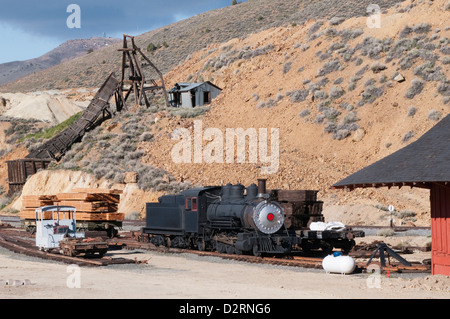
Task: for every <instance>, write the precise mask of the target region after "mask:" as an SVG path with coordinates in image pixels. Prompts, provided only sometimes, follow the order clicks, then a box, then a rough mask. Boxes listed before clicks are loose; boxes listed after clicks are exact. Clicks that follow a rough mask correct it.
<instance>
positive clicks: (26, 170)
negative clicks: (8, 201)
mask: <svg viewBox="0 0 450 319" xmlns="http://www.w3.org/2000/svg"><path fill="white" fill-rule="evenodd" d="M52 161H53V159H52V158H48V159H42V158H37V159H36V158H26V159H19V160H15V161H7V162H6V164H7V165H8V184H9V192H8V195H13V194H15V193H18V192H21V191H22V188H23V186H24V185H25V183H26V182H27V179H28V177H30V176H31V175H33V174H36V173H37V172H38V171H39V170H41V169H47V167H48V165H49V164H50V163H51V162H52Z"/></svg>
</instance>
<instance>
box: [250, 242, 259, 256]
mask: <svg viewBox="0 0 450 319" xmlns="http://www.w3.org/2000/svg"><path fill="white" fill-rule="evenodd" d="M252 252H253V256H255V257H261V252H260V251H259V246H258V244H254V245H253V249H252Z"/></svg>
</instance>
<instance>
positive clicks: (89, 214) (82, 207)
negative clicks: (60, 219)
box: [20, 188, 125, 221]
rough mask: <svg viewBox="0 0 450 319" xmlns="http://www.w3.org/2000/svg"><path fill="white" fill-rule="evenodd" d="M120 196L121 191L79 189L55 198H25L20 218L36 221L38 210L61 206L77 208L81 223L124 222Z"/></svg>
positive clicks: (39, 196) (33, 196)
mask: <svg viewBox="0 0 450 319" xmlns="http://www.w3.org/2000/svg"><path fill="white" fill-rule="evenodd" d="M120 194H122V191H120V190H107V189H97V188H95V189H94V188H92V189H91V188H77V189H73V190H72V192H71V193H59V194H56V195H54V196H53V195H52V196H44V195H32V196H24V197H23V201H22V211H21V212H20V218H22V219H34V218H35V216H36V214H35V209H36V208H38V207H42V206H48V205H59V206H73V207H75V208H76V210H77V211H76V214H77V216H76V218H77V220H80V221H117V220H124V218H125V214H123V213H119V212H118V207H119V203H120ZM46 217H48V216H46ZM50 218H51V214H50Z"/></svg>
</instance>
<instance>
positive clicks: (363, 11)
mask: <svg viewBox="0 0 450 319" xmlns="http://www.w3.org/2000/svg"><path fill="white" fill-rule="evenodd" d="M402 1H403V0H386V1H383V3H380V4H379V6H380V8H381V10H385V9H387V8H390V7H392V6H395V5H396V4H398V3H400V2H402ZM230 3H231V1H230ZM372 3H373V1H372V0H346V1H337V2H336V1H335V0H248V1H247V2H243V3H240V4H238V5H230V6H228V7H224V8H221V9H216V10H212V11H208V12H204V13H201V14H198V15H196V16H193V17H191V18H188V19H185V20H181V21H178V22H175V23H172V24H170V25H167V26H165V27H161V28H159V29H155V30H152V31H149V32H146V33H144V34H141V35H139V36H136V43H137V45H138V46H139V47H140V48H142V50H143V51H144V52H145V53H146V54H148V56H149V57H150V59H152V61H153V63H154V64H155V65H156V66H157V67H158V69H159V70H160V71H161V72H162V73H164V74H166V73H167V72H169V71H170V70H172V69H173V68H175V67H176V66H178V65H180V64H181V63H183V62H184V61H185V60H186V59H187V58H189V57H190V56H191V54H193V53H194V52H197V51H199V50H202V49H204V48H206V47H208V46H210V45H211V44H213V43H224V42H227V41H229V40H231V39H234V38H241V39H243V38H246V37H248V36H249V35H250V34H253V33H258V32H260V31H262V30H266V29H269V28H272V27H278V26H291V25H303V24H304V23H305V22H307V21H309V20H311V19H314V20H328V19H329V18H331V17H342V18H350V17H354V16H365V15H367V7H368V6H369V5H370V4H372ZM120 47H121V43H116V44H114V45H111V46H110V47H108V48H102V49H100V50H97V51H96V52H93V53H92V54H88V55H85V56H83V57H80V58H78V59H76V60H72V61H70V62H68V63H61V64H59V65H57V66H54V67H53V68H52V69H47V70H43V71H41V72H38V73H36V74H30V75H28V76H26V77H24V78H21V79H20V80H19V81H16V82H13V83H8V84H6V85H1V84H0V91H1V92H17V91H22V92H23V91H25V92H29V91H36V90H49V89H68V88H80V87H90V88H95V87H98V86H99V85H101V84H102V83H103V82H104V80H105V78H106V77H107V76H108V75H109V74H110V73H111V72H116V73H119V72H120V67H121V61H122V59H121V53H120V52H118V51H117V49H119V48H120ZM148 48H152V49H150V50H147V49H148ZM147 77H148V76H147ZM150 78H151V77H150Z"/></svg>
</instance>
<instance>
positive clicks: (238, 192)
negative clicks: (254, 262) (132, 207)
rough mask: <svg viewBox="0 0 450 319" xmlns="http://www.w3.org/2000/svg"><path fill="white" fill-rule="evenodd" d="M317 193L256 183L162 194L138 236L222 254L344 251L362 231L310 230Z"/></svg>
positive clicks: (318, 213)
mask: <svg viewBox="0 0 450 319" xmlns="http://www.w3.org/2000/svg"><path fill="white" fill-rule="evenodd" d="M317 193H318V192H317V191H308V190H300V191H291V190H271V191H270V192H267V190H266V180H265V179H259V180H258V186H256V185H255V184H252V185H250V186H248V187H247V188H245V187H244V186H243V185H240V184H237V185H231V184H228V185H226V186H208V187H202V188H195V189H188V190H185V191H183V192H181V193H180V194H178V195H165V196H161V197H160V198H159V202H158V203H147V204H146V213H147V216H146V226H145V227H143V228H142V234H141V236H140V238H141V240H143V241H146V242H151V243H153V244H155V245H156V246H161V245H162V246H166V247H173V248H186V249H187V248H189V249H192V248H196V249H198V250H201V251H204V250H211V251H218V252H221V253H228V254H253V255H255V256H261V255H262V254H264V255H280V254H281V255H286V254H294V253H295V252H300V251H303V252H309V251H311V250H318V249H321V250H323V251H324V252H325V253H327V254H328V253H331V252H332V251H333V249H334V248H340V249H342V251H343V252H344V253H347V252H348V251H350V250H351V248H352V247H353V246H354V245H355V241H354V238H355V237H364V232H362V231H353V230H351V229H349V228H347V227H345V229H339V230H323V231H318V230H314V231H312V230H310V229H309V228H308V227H309V225H310V224H311V223H312V222H317V221H323V220H324V218H323V215H322V206H323V202H321V201H317Z"/></svg>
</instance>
